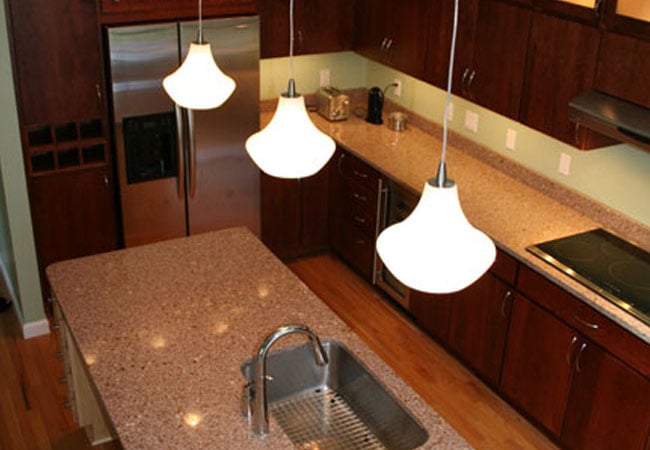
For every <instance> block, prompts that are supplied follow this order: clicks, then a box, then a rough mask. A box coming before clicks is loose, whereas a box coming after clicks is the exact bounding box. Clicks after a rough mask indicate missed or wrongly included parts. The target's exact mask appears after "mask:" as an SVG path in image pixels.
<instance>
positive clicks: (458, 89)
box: [424, 0, 478, 95]
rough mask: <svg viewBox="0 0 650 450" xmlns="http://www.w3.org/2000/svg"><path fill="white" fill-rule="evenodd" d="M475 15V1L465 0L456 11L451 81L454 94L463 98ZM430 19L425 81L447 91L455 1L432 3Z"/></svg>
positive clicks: (468, 69) (470, 62)
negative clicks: (452, 75) (456, 27)
mask: <svg viewBox="0 0 650 450" xmlns="http://www.w3.org/2000/svg"><path fill="white" fill-rule="evenodd" d="M477 14H478V0H468V1H463V2H461V3H460V5H459V10H458V34H457V36H456V53H455V55H454V77H453V82H452V90H453V92H454V93H456V94H459V95H463V94H462V90H463V88H464V83H463V75H465V79H467V74H468V73H469V71H470V69H471V66H472V56H473V51H474V40H475V36H476V19H477ZM430 17H431V25H430V31H429V39H428V48H427V58H426V74H425V78H424V79H425V81H427V82H429V83H431V84H433V85H435V86H438V87H439V88H441V89H447V77H448V72H449V56H450V51H451V34H452V28H453V20H454V1H453V0H441V1H437V2H432V5H431V16H430Z"/></svg>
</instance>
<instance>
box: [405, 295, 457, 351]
mask: <svg viewBox="0 0 650 450" xmlns="http://www.w3.org/2000/svg"><path fill="white" fill-rule="evenodd" d="M452 301H454V299H452V296H451V295H446V294H445V295H435V294H426V293H424V292H420V291H415V290H411V291H410V295H409V310H410V311H411V314H413V317H414V318H415V322H416V323H417V324H418V325H419V326H420V327H421V328H423V329H424V330H425V331H426V332H427V333H429V334H430V335H431V336H433V337H434V338H435V339H437V340H438V341H440V342H442V343H446V342H447V332H448V330H449V315H450V311H451V308H452Z"/></svg>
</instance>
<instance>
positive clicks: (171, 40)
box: [108, 23, 186, 247]
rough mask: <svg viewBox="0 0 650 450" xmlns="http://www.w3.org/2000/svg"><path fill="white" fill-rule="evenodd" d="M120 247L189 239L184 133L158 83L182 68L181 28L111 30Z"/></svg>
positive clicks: (176, 25) (153, 26) (109, 39)
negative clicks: (180, 59) (180, 53)
mask: <svg viewBox="0 0 650 450" xmlns="http://www.w3.org/2000/svg"><path fill="white" fill-rule="evenodd" d="M108 44H109V53H110V77H111V88H112V106H113V118H114V124H115V148H116V154H117V163H118V175H119V183H120V199H121V204H122V223H123V230H124V243H125V245H126V246H127V247H128V246H133V245H140V244H144V243H148V242H154V241H158V240H162V239H168V238H173V237H178V236H185V235H186V220H185V218H186V215H185V187H184V177H183V166H184V161H183V157H182V153H180V150H181V149H182V148H183V146H182V142H180V143H179V139H182V133H180V132H179V131H180V130H179V129H178V127H177V120H176V114H177V113H176V109H175V106H174V103H173V102H172V101H171V100H170V98H169V97H168V96H167V95H166V94H165V92H164V90H163V88H162V84H161V83H162V79H163V77H164V76H165V75H166V74H168V73H171V72H172V71H174V70H175V69H176V68H177V67H178V64H179V47H178V24H177V23H169V24H159V25H158V24H157V25H148V26H127V27H114V28H109V29H108Z"/></svg>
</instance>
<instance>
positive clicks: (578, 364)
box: [576, 342, 587, 372]
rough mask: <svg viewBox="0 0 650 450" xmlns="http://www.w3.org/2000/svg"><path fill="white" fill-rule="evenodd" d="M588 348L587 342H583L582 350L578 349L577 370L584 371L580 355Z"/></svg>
mask: <svg viewBox="0 0 650 450" xmlns="http://www.w3.org/2000/svg"><path fill="white" fill-rule="evenodd" d="M586 348H587V343H586V342H583V343H582V345H581V346H580V350H578V356H576V372H580V371H582V367H580V355H582V352H583V351H584V350H585V349H586Z"/></svg>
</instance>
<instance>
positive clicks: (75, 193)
mask: <svg viewBox="0 0 650 450" xmlns="http://www.w3.org/2000/svg"><path fill="white" fill-rule="evenodd" d="M112 180H113V177H112V173H111V171H110V167H106V166H104V167H99V168H90V169H80V170H74V171H70V172H60V173H55V174H47V175H42V176H35V177H31V179H30V180H29V194H30V203H31V210H32V221H33V224H34V239H35V242H36V248H37V252H38V259H39V266H40V268H41V271H44V270H45V268H46V267H47V266H48V265H49V264H51V263H53V262H56V261H62V260H65V259H70V258H76V257H80V256H86V255H92V254H95V253H102V252H106V251H110V250H114V249H115V248H117V223H116V217H115V214H116V212H115V209H116V208H115V193H114V187H113V182H112Z"/></svg>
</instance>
